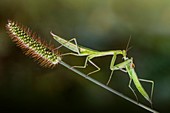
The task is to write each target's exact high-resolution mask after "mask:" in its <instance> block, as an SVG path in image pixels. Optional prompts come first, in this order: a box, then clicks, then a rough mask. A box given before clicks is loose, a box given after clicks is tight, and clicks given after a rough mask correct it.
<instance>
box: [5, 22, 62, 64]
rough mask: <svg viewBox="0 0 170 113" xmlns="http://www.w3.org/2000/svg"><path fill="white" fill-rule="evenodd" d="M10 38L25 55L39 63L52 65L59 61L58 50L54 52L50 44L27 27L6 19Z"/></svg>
mask: <svg viewBox="0 0 170 113" xmlns="http://www.w3.org/2000/svg"><path fill="white" fill-rule="evenodd" d="M6 28H7V30H8V33H9V35H10V37H11V39H12V40H13V41H14V42H15V43H16V44H17V45H18V46H19V47H21V48H22V49H23V50H24V53H25V54H26V55H29V56H31V57H33V58H34V59H35V60H37V61H38V62H39V63H40V65H42V66H45V67H54V66H55V65H56V64H58V63H59V62H60V61H61V57H60V55H59V53H58V52H54V51H53V48H52V46H48V45H47V44H46V43H45V42H42V41H41V40H40V38H39V37H37V36H36V35H35V33H32V32H31V31H30V29H29V28H27V27H23V25H20V24H18V23H16V22H13V21H10V20H8V24H7V25H6Z"/></svg>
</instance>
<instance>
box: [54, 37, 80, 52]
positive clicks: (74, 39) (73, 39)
mask: <svg viewBox="0 0 170 113" xmlns="http://www.w3.org/2000/svg"><path fill="white" fill-rule="evenodd" d="M71 41H74V43H75V45H76V48H77V51H76V52H77V53H78V54H80V50H79V48H78V44H77V40H76V38H72V39H70V40H68V41H67V42H65V43H64V44H61V45H60V46H58V47H57V48H55V49H53V51H55V50H56V49H59V48H61V47H63V46H64V45H65V44H67V43H69V42H71ZM65 55H70V53H68V54H67V53H66V54H65Z"/></svg>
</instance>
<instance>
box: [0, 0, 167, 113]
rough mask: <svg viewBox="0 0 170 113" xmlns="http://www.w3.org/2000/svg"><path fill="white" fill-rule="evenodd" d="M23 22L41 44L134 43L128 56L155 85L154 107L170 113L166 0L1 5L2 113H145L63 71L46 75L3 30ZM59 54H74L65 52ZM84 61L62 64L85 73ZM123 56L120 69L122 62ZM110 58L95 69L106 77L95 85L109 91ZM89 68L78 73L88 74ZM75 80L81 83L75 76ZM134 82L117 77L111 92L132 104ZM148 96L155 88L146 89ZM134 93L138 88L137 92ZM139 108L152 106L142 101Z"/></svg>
mask: <svg viewBox="0 0 170 113" xmlns="http://www.w3.org/2000/svg"><path fill="white" fill-rule="evenodd" d="M8 19H11V20H14V21H18V22H20V23H22V24H24V25H26V26H28V27H30V28H31V29H32V30H33V31H35V32H37V34H39V35H40V36H41V38H42V39H43V40H47V42H49V41H51V42H53V43H54V44H55V46H56V47H57V46H59V44H58V43H57V42H56V41H55V40H53V39H52V37H51V35H50V33H49V32H50V31H53V32H54V33H56V34H58V35H59V36H61V37H64V38H65V39H68V40H69V39H71V38H73V37H76V38H77V41H78V44H80V45H83V46H86V47H90V48H92V49H96V50H100V51H104V50H118V49H120V50H123V49H125V48H126V45H127V42H128V39H129V37H130V35H131V36H132V40H131V43H130V46H132V49H130V50H129V51H128V56H129V57H133V58H134V62H135V64H136V68H135V69H136V72H137V73H138V76H139V77H140V78H145V79H151V80H153V81H154V82H155V88H154V95H153V106H154V108H155V109H156V110H158V111H160V112H162V113H165V112H168V111H169V110H170V108H169V107H170V103H169V101H170V88H169V87H170V83H169V82H170V76H169V71H170V66H169V64H170V60H169V58H170V52H169V51H170V1H169V0H128V1H125V0H1V1H0V112H1V113H14V112H17V113H31V112H33V111H37V112H38V111H39V112H42V113H43V112H44V113H56V112H70V113H73V112H74V113H75V112H79V113H87V112H88V113H89V112H95V113H99V112H105V113H113V112H138V113H139V112H140V113H145V112H148V111H146V110H144V109H142V108H140V107H138V106H136V105H134V104H132V103H130V102H128V101H126V100H124V99H122V98H120V97H118V96H116V95H114V94H111V93H110V92H108V91H106V90H104V89H102V88H100V87H99V86H97V85H94V84H93V83H91V82H89V81H87V80H85V79H84V78H82V77H80V76H78V75H77V74H75V73H73V72H71V71H70V70H68V69H66V68H65V67H63V66H61V65H58V66H56V68H54V69H46V68H43V67H41V66H39V65H38V64H37V62H34V61H33V60H32V59H31V58H29V57H28V56H25V55H24V54H23V53H22V51H21V49H20V48H18V47H16V45H15V44H14V43H13V42H12V41H11V39H10V38H9V36H8V34H7V33H6V30H5V25H6V23H7V20H8ZM60 52H61V53H65V52H69V50H67V49H65V48H62V49H60ZM84 58H85V57H74V56H65V57H63V61H65V62H67V63H68V64H70V65H82V64H83V62H84V60H85V59H84ZM121 59H122V58H121V56H119V57H118V60H117V63H118V62H121ZM110 60H111V56H107V57H101V58H95V59H93V61H94V62H95V63H96V64H97V65H98V66H99V67H101V71H100V72H98V73H95V74H93V75H91V77H93V78H95V79H97V80H99V81H100V82H102V83H106V81H107V79H108V77H109V75H110V70H109V65H110ZM92 70H94V68H93V66H91V65H89V66H88V67H87V69H81V71H82V72H84V73H88V72H90V71H92ZM75 75H76V76H75ZM128 81H129V76H128V74H126V73H123V72H120V71H115V72H114V77H113V79H112V81H111V83H110V87H112V88H114V89H116V90H117V91H119V92H122V93H124V94H125V95H127V96H129V97H131V98H133V99H135V97H134V95H133V94H132V92H131V91H130V89H129V88H128ZM142 85H143V86H144V87H145V89H146V90H147V91H148V92H149V91H150V88H151V86H150V85H149V84H146V83H142ZM133 87H134V86H133ZM137 95H138V97H139V100H140V102H141V103H144V104H145V105H148V106H149V103H148V102H147V101H146V100H145V99H144V98H143V97H142V96H141V95H140V94H139V93H137Z"/></svg>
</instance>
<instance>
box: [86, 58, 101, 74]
mask: <svg viewBox="0 0 170 113" xmlns="http://www.w3.org/2000/svg"><path fill="white" fill-rule="evenodd" d="M89 62H90V63H91V64H92V65H93V66H94V67H96V68H97V69H96V70H94V71H92V72H90V73H88V74H87V75H91V74H93V73H96V72H98V71H100V68H99V67H98V66H97V65H96V64H95V63H93V62H92V61H91V60H90V59H89Z"/></svg>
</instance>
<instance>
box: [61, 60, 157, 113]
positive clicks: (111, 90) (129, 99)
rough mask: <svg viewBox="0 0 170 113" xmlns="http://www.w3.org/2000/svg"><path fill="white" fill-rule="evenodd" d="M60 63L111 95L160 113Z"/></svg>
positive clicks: (154, 112)
mask: <svg viewBox="0 0 170 113" xmlns="http://www.w3.org/2000/svg"><path fill="white" fill-rule="evenodd" d="M59 63H60V64H61V65H63V66H65V67H66V68H68V69H70V70H72V71H73V72H75V73H77V74H79V75H80V76H82V77H84V78H85V79H87V80H89V81H91V82H93V83H94V84H97V85H99V86H100V87H102V88H104V89H106V90H108V91H110V92H111V93H114V94H116V95H118V96H120V97H122V98H124V99H126V100H128V101H130V102H131V103H133V104H135V105H137V106H139V107H141V108H143V109H146V110H148V111H150V112H153V113H158V111H156V110H154V109H152V108H150V107H147V106H145V105H143V104H141V103H138V102H136V101H135V100H133V99H131V98H129V97H127V96H125V95H123V94H122V93H120V92H118V91H116V90H114V89H112V88H110V87H108V86H106V85H104V84H102V83H100V82H98V81H97V80H95V79H93V78H91V77H89V76H87V75H86V74H84V73H82V72H80V71H78V70H77V69H75V68H72V67H71V66H70V65H68V64H66V63H65V62H63V61H60V62H59Z"/></svg>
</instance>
